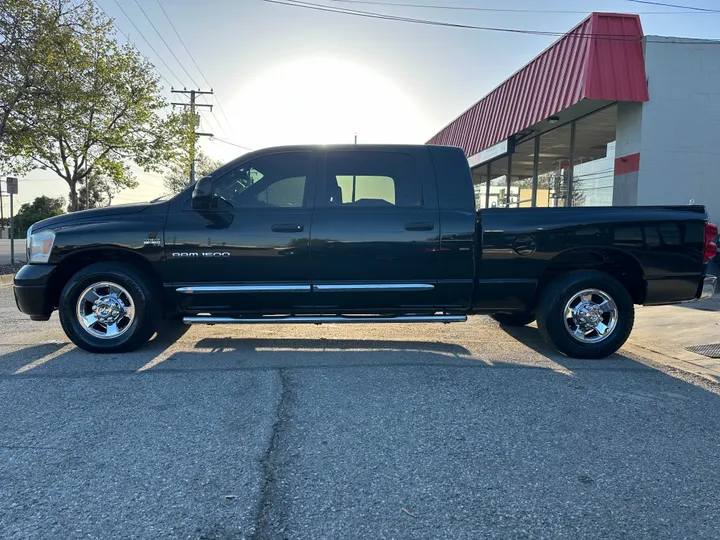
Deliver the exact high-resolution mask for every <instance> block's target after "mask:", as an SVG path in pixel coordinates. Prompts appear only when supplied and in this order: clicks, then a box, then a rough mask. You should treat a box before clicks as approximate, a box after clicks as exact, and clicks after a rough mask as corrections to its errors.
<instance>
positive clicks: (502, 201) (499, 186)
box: [488, 156, 510, 208]
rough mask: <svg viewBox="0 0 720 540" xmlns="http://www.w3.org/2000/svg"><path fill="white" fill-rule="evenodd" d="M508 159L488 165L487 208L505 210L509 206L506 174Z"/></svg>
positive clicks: (508, 164)
mask: <svg viewBox="0 0 720 540" xmlns="http://www.w3.org/2000/svg"><path fill="white" fill-rule="evenodd" d="M509 168H510V159H509V157H508V156H505V157H503V158H500V159H497V160H495V161H493V162H491V163H490V201H489V205H488V206H489V208H506V207H507V206H508V205H509V204H510V197H509V196H508V189H507V188H508V182H507V179H508V172H509Z"/></svg>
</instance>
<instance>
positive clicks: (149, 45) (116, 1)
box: [95, 0, 182, 86]
mask: <svg viewBox="0 0 720 540" xmlns="http://www.w3.org/2000/svg"><path fill="white" fill-rule="evenodd" d="M113 2H115V5H117V7H119V8H120V11H122V13H123V15H125V18H126V19H127V20H128V21H130V24H132V25H133V28H135V30H136V31H137V33H138V34H140V37H141V38H143V41H145V43H146V44H147V46H148V47H150V50H152V52H154V53H155V56H157V57H158V59H159V60H160V61H161V62H162V64H163V66H165V68H166V69H167V70H168V71H169V72H170V73H172V76H173V77H175V80H176V81H177V82H178V83H180V86H182V81H181V80H180V77H178V76H177V75H176V74H175V72H174V71H173V70H172V69H170V66H168V65H167V64H166V63H165V60H163V58H162V56H160V55H159V54H158V52H157V51H156V50H155V47H153V46H152V45H151V44H150V42H149V41H148V40H147V38H146V37H145V36H144V35H143V33H142V32H141V31H140V29H139V28H138V27H137V26H136V25H135V22H134V21H133V20H132V19H131V18H130V16H129V15H128V14H127V13H126V12H125V10H124V9H123V7H122V6H121V5H120V3H119V2H118V0H113ZM95 4H96V5H97V6H98V7H100V4H98V3H97V1H95ZM100 9H101V10H102V12H103V13H105V15H107V13H106V12H105V10H104V9H102V8H100ZM108 17H109V15H108ZM113 24H115V22H113ZM115 28H117V29H118V30H119V31H120V33H121V34H122V35H123V36H125V39H127V40H128V42H129V43H132V41H131V40H130V38H129V37H127V36H126V35H125V33H124V32H123V31H122V30H120V27H119V26H118V25H117V24H115ZM158 73H159V72H158ZM160 76H161V77H162V75H160ZM163 79H164V80H165V82H167V83H168V84H170V83H169V82H168V80H167V79H165V77H163ZM170 86H172V85H171V84H170Z"/></svg>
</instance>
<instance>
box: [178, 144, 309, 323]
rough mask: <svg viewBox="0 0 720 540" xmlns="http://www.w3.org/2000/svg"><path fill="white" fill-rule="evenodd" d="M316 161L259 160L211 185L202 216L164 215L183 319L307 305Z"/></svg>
mask: <svg viewBox="0 0 720 540" xmlns="http://www.w3.org/2000/svg"><path fill="white" fill-rule="evenodd" d="M316 169H317V166H316V157H315V154H314V153H312V152H281V153H274V154H266V155H263V156H259V157H256V158H254V159H251V160H250V161H248V162H245V163H243V164H241V165H239V166H238V167H237V168H235V169H233V170H231V171H229V172H227V173H226V174H224V175H222V176H220V177H218V178H215V179H213V188H212V194H213V196H212V203H211V208H210V209H209V210H207V211H202V212H199V211H196V210H193V209H192V208H191V200H190V197H189V194H188V196H187V197H185V198H184V200H180V198H177V200H176V201H174V203H173V206H172V207H171V209H170V214H169V216H168V221H167V227H166V232H165V246H166V258H167V265H168V274H167V275H168V277H169V278H170V279H171V280H172V289H173V290H174V291H175V294H176V300H177V301H178V302H179V305H180V306H181V308H182V309H183V310H184V311H185V312H187V313H204V312H208V313H220V312H245V313H291V312H296V311H303V310H304V309H305V308H307V307H308V306H309V305H310V303H311V302H310V297H311V281H310V279H311V276H310V226H311V222H312V205H313V186H314V175H315V171H316Z"/></svg>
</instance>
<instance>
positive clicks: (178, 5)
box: [4, 0, 720, 215]
mask: <svg viewBox="0 0 720 540" xmlns="http://www.w3.org/2000/svg"><path fill="white" fill-rule="evenodd" d="M96 1H97V3H98V4H99V5H100V6H101V7H102V9H103V10H104V11H105V12H106V13H107V14H108V15H109V16H110V17H112V18H114V19H115V24H116V26H117V28H118V29H119V30H120V31H122V33H124V34H126V35H127V36H128V37H129V38H130V40H131V41H132V42H134V43H135V44H136V46H137V48H138V49H139V50H140V52H142V53H143V54H144V55H145V56H147V58H148V59H149V60H150V61H151V62H153V64H155V66H156V69H157V70H158V72H159V73H160V74H161V75H162V76H163V77H164V78H165V79H167V81H169V83H170V84H171V85H173V86H174V87H175V88H182V87H186V88H188V89H189V88H193V87H195V88H197V87H199V88H201V89H203V90H207V89H208V84H207V83H210V85H211V87H212V89H213V90H214V92H215V95H214V96H208V97H209V99H208V100H207V102H208V103H213V104H214V105H215V107H214V110H213V113H214V114H210V113H208V112H203V121H202V127H201V130H202V131H207V132H212V133H214V134H216V135H217V136H218V137H219V138H222V139H224V140H225V141H229V142H232V143H234V144H235V145H240V146H243V147H247V148H251V149H257V148H263V147H267V146H274V145H280V144H309V143H322V144H331V143H349V142H352V141H353V140H354V137H355V135H356V134H357V138H358V142H359V143H374V142H388V143H403V142H405V143H423V142H425V141H427V140H428V139H429V138H430V137H431V136H432V135H434V134H435V133H436V132H437V131H439V130H440V129H441V128H442V127H443V126H445V125H446V124H448V123H449V122H450V121H452V120H453V119H454V118H455V117H457V116H458V115H459V114H460V113H462V112H463V111H464V110H466V109H467V108H468V107H470V106H471V105H472V104H473V103H475V102H477V101H478V100H479V99H481V98H482V97H483V96H484V95H485V94H487V93H488V92H490V91H491V90H492V89H493V88H495V87H496V86H497V85H498V84H500V83H501V82H502V81H503V80H505V79H506V78H507V77H509V76H510V75H512V74H513V73H514V72H515V71H517V70H518V69H519V68H521V67H522V66H523V65H524V64H526V63H527V62H528V61H530V60H532V59H533V58H534V57H535V56H537V54H539V53H540V52H541V51H542V50H543V49H545V48H546V47H547V46H548V45H550V44H551V43H552V42H553V41H555V40H556V39H557V38H556V37H550V36H537V35H524V34H511V33H502V32H492V31H480V30H471V29H461V28H448V27H437V26H429V25H420V24H410V23H403V22H396V21H386V20H377V19H368V18H362V17H356V16H349V15H341V14H335V13H326V12H320V11H315V10H309V9H303V8H299V7H291V6H286V5H278V4H273V3H268V2H264V1H263V0H203V1H202V2H198V1H197V0H96ZM307 1H309V2H313V3H316V4H322V5H326V6H333V7H343V8H348V9H355V10H362V11H372V12H376V13H384V14H391V15H401V16H405V17H413V18H422V19H432V20H436V21H444V22H451V23H462V24H471V25H478V26H491V27H504V28H518V29H528V30H543V31H551V32H562V33H564V32H566V31H568V30H570V29H571V28H572V27H573V26H575V25H576V24H577V23H578V22H580V21H581V20H582V19H583V18H584V17H585V16H586V15H587V14H588V13H590V12H592V11H604V12H618V13H639V14H640V17H641V22H642V26H643V30H644V33H645V34H646V35H667V36H679V37H695V38H705V39H720V13H701V12H695V13H693V12H688V11H689V10H685V9H673V8H667V7H660V6H656V5H649V4H641V3H636V2H631V1H630V0H375V1H388V2H393V3H410V4H421V5H425V6H432V5H435V6H438V5H439V6H444V7H445V8H443V9H435V8H429V7H427V8H418V7H407V6H405V7H401V6H386V5H371V4H365V3H356V2H352V3H347V2H340V1H337V0H307ZM371 1H372V0H371ZM138 2H139V4H138ZM671 3H675V4H683V5H689V6H694V7H701V8H707V9H720V1H719V0H687V1H686V0H673V1H672V2H671ZM160 4H162V7H164V8H165V10H166V12H167V14H168V15H169V17H170V20H171V21H172V23H173V24H174V26H175V28H176V29H177V31H178V33H179V34H180V36H181V37H182V39H183V41H184V43H185V45H186V46H187V49H188V50H189V51H190V53H191V55H192V58H193V59H194V61H195V62H196V63H197V66H198V67H199V70H200V71H199V70H198V67H196V66H195V64H194V63H193V60H192V59H191V58H190V56H189V55H188V52H186V50H185V49H184V47H183V45H182V43H181V42H180V40H179V39H178V37H177V36H176V35H175V32H174V31H173V29H172V27H171V26H170V23H169V22H168V20H167V19H166V18H165V15H164V14H163V11H162V10H161V7H160ZM119 6H122V10H124V11H125V13H123V11H122V10H121V9H120V7H119ZM140 6H142V9H143V10H144V11H145V13H146V14H147V16H148V17H149V20H150V21H152V23H153V24H154V25H155V27H156V28H157V30H158V31H159V34H160V36H162V38H163V39H164V41H165V43H167V45H166V44H165V43H164V42H163V41H162V40H161V38H160V37H159V36H158V33H156V31H155V29H154V28H153V26H151V23H150V22H149V21H148V19H147V18H146V17H145V15H144V14H143V12H142V11H141V9H140ZM447 6H457V7H479V8H490V9H503V10H541V11H543V12H533V13H526V12H522V11H514V12H501V11H497V12H494V11H466V10H452V9H447ZM551 11H555V12H551ZM126 14H127V16H126ZM128 17H129V19H128ZM133 23H134V25H135V26H137V29H136V28H135V27H134V26H133ZM117 36H118V39H119V40H121V41H124V40H125V38H124V37H123V35H122V34H121V33H120V32H118V34H117ZM142 36H144V38H145V39H143V37H142ZM145 40H147V42H146V41H145ZM169 48H171V49H172V51H173V52H174V53H175V56H177V59H176V58H174V57H173V55H172V54H171V52H170V50H169ZM153 49H154V50H153ZM718 50H719V51H720V49H718ZM158 57H160V58H162V60H160V59H159V58H158ZM163 61H164V63H165V64H167V66H165V65H163ZM205 78H206V79H207V83H206V82H205ZM166 86H167V85H166ZM165 95H166V97H167V98H168V101H183V99H182V98H183V96H182V95H179V94H171V93H170V88H169V87H166V88H165ZM200 102H203V101H200ZM218 105H219V106H218ZM200 144H201V147H202V148H203V150H205V152H207V153H208V154H209V155H210V156H211V157H214V158H216V159H219V160H222V161H229V160H231V159H233V158H235V157H237V156H239V155H241V154H242V153H244V152H245V151H246V150H245V149H243V148H240V147H238V146H233V145H231V144H227V143H225V142H221V141H220V140H218V139H214V140H209V139H207V138H205V139H203V140H202V142H201V143H200ZM137 178H138V180H139V182H140V187H138V188H137V189H135V190H127V191H124V192H122V193H120V194H119V195H118V196H117V197H116V198H115V201H114V204H123V203H130V202H138V201H145V200H149V199H151V198H154V197H157V196H159V195H161V194H162V193H163V186H162V177H161V176H160V175H157V174H147V173H144V172H142V171H138V174H137ZM19 189H20V192H19V195H18V196H17V198H16V208H17V207H19V206H20V204H22V203H23V202H30V201H32V200H33V199H34V198H35V197H37V196H39V195H50V196H65V197H66V198H67V185H66V184H65V182H64V181H63V180H62V179H60V178H58V177H56V176H54V174H53V173H51V172H50V171H33V172H31V173H29V174H28V175H27V176H26V177H24V178H21V179H20V188H19ZM4 204H5V209H6V215H7V209H8V202H7V200H5V202H4Z"/></svg>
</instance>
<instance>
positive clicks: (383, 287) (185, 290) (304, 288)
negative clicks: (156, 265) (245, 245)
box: [175, 283, 435, 294]
mask: <svg viewBox="0 0 720 540" xmlns="http://www.w3.org/2000/svg"><path fill="white" fill-rule="evenodd" d="M434 288H435V285H432V284H430V283H359V284H338V285H312V286H310V285H197V286H188V287H178V288H177V289H175V291H176V292H178V293H180V294H222V293H264V292H280V293H282V292H310V291H312V292H353V291H357V292H362V291H375V292H388V291H431V290H433V289H434Z"/></svg>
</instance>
